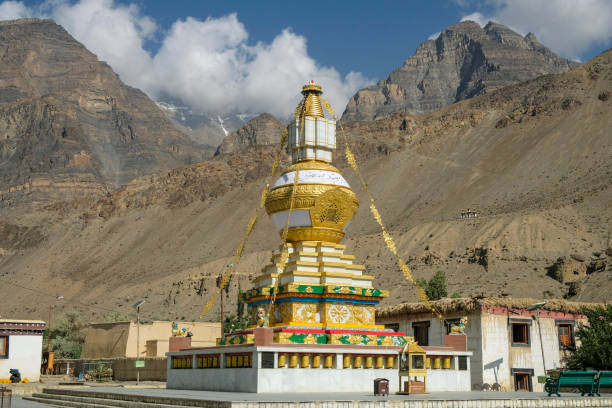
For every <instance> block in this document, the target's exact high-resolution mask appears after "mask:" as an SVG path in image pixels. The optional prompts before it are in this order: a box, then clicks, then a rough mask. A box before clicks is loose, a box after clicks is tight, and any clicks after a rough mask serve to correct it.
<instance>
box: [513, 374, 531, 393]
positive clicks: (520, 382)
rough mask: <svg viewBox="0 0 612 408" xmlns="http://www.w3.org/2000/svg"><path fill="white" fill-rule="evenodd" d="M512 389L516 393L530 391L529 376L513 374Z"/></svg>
mask: <svg viewBox="0 0 612 408" xmlns="http://www.w3.org/2000/svg"><path fill="white" fill-rule="evenodd" d="M514 389H515V390H516V391H531V390H530V389H529V374H527V373H516V374H514Z"/></svg>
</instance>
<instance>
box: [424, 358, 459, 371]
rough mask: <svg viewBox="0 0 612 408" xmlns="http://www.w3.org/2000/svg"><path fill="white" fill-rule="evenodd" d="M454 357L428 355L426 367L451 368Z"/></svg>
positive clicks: (436, 368) (435, 368)
mask: <svg viewBox="0 0 612 408" xmlns="http://www.w3.org/2000/svg"><path fill="white" fill-rule="evenodd" d="M451 358H452V357H427V358H426V359H425V368H433V369H434V370H439V369H441V368H442V369H445V370H448V369H450V368H451Z"/></svg>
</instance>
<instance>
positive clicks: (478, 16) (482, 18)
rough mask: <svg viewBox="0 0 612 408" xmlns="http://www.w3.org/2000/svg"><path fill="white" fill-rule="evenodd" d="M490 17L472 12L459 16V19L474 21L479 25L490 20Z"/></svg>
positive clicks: (485, 23) (482, 25)
mask: <svg viewBox="0 0 612 408" xmlns="http://www.w3.org/2000/svg"><path fill="white" fill-rule="evenodd" d="M491 19H492V17H485V16H484V15H482V14H480V13H479V12H474V13H472V14H468V15H467V16H463V17H461V21H467V20H469V21H474V22H475V23H478V24H479V25H480V26H481V27H484V26H485V25H487V23H488V22H489V21H491Z"/></svg>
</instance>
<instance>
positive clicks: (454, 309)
mask: <svg viewBox="0 0 612 408" xmlns="http://www.w3.org/2000/svg"><path fill="white" fill-rule="evenodd" d="M539 302H545V304H543V305H540V308H539V309H537V304H538V303H539ZM432 305H433V307H434V308H435V309H436V310H437V311H439V312H440V313H441V314H442V316H443V319H442V320H440V319H438V317H436V316H435V315H433V314H432V313H431V312H430V311H429V310H428V309H427V308H426V307H425V306H424V305H422V304H421V303H403V304H400V305H396V306H387V307H383V308H379V309H377V310H376V323H377V324H384V325H385V326H387V327H389V328H393V329H394V330H397V331H402V332H405V333H406V334H407V335H409V336H414V338H415V340H416V341H417V342H418V344H419V345H420V346H430V345H436V344H443V342H444V337H445V336H446V335H447V334H449V333H450V332H451V330H452V327H453V326H456V325H457V324H459V322H460V320H461V319H462V318H463V319H467V321H465V320H464V322H463V323H464V325H465V327H464V332H465V334H466V335H467V349H468V350H469V351H472V352H473V353H474V354H473V357H472V358H471V382H472V389H482V388H483V385H484V387H485V388H487V386H493V385H495V388H498V387H499V388H501V389H502V390H505V391H515V390H516V391H543V384H539V383H538V382H537V377H538V376H542V375H544V372H545V369H546V370H551V369H556V368H561V367H563V358H564V356H565V354H566V353H567V350H568V348H569V347H572V346H573V345H574V344H575V341H576V340H575V338H574V331H575V328H576V325H577V324H579V323H584V322H586V321H587V319H586V316H585V315H584V314H583V310H584V308H585V307H589V308H592V307H595V306H599V305H600V304H596V303H578V302H570V301H567V300H562V299H544V300H536V299H512V298H483V299H471V298H461V299H442V300H438V301H434V302H432ZM534 305H536V306H534ZM530 306H531V307H530ZM529 309H533V310H529ZM538 316H539V320H538Z"/></svg>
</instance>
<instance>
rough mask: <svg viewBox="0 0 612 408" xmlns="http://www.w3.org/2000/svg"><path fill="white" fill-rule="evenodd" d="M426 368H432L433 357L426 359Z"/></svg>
mask: <svg viewBox="0 0 612 408" xmlns="http://www.w3.org/2000/svg"><path fill="white" fill-rule="evenodd" d="M425 368H431V358H429V357H427V358H426V359H425Z"/></svg>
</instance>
